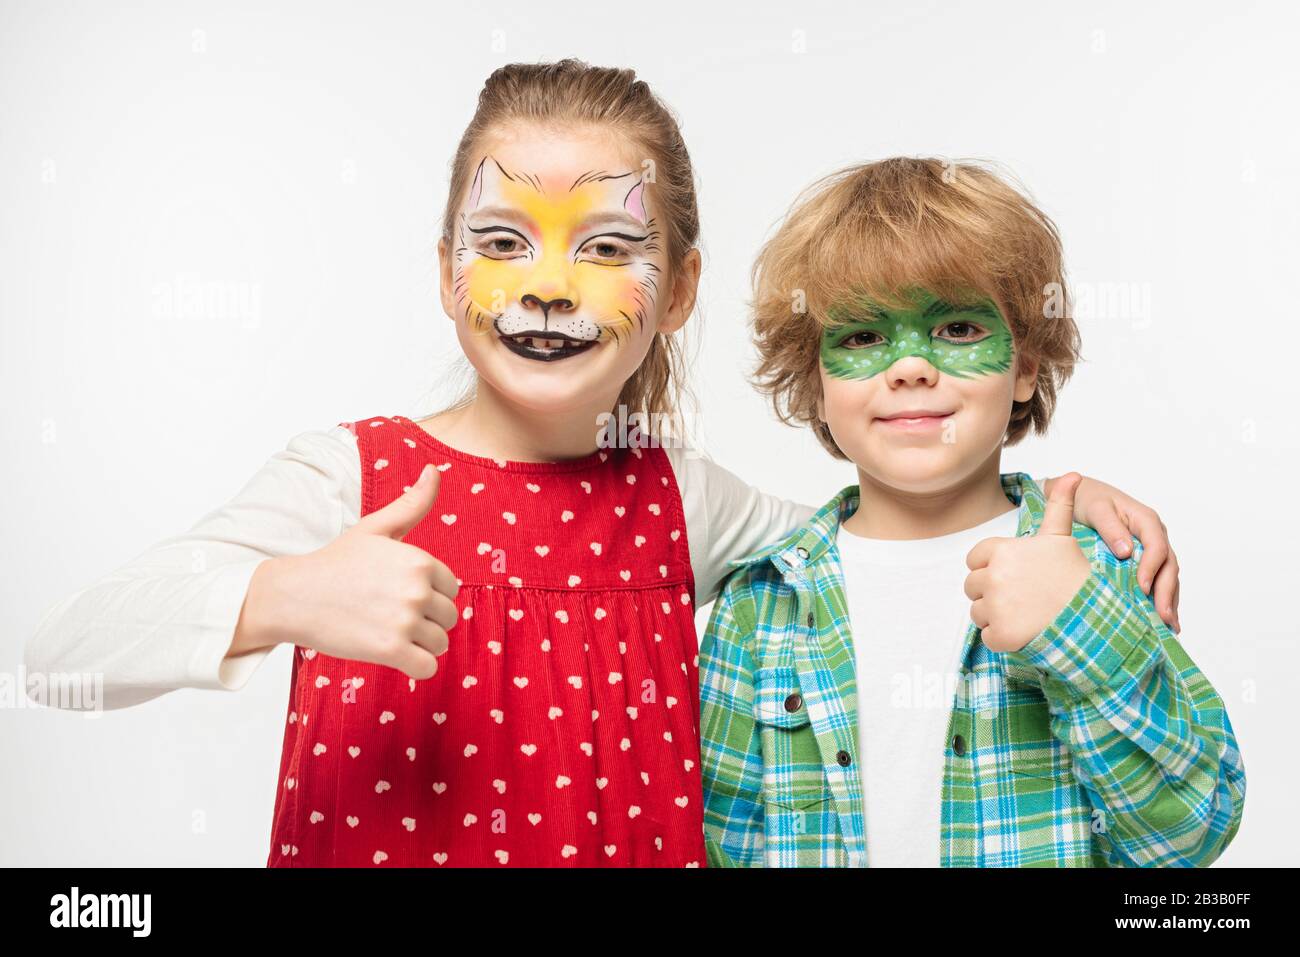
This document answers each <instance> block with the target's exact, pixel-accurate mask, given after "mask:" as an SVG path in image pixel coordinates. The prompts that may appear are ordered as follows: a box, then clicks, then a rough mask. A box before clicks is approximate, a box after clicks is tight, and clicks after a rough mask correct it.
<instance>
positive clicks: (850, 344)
mask: <svg viewBox="0 0 1300 957" xmlns="http://www.w3.org/2000/svg"><path fill="white" fill-rule="evenodd" d="M884 341H885V340H884V339H883V338H881V336H880V334H879V333H876V332H869V331H867V330H866V329H863V330H861V331H859V332H854V333H851V334H850V335H847V336H845V337H844V338H843V339H841V340H840V345H841V346H842V347H843V348H845V349H865V348H867V347H868V346H874V345H878V344H880V343H882V342H884Z"/></svg>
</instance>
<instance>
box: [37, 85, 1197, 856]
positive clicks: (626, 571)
mask: <svg viewBox="0 0 1300 957" xmlns="http://www.w3.org/2000/svg"><path fill="white" fill-rule="evenodd" d="M693 179H694V177H693V172H692V169H691V165H690V161H689V159H688V156H687V152H686V148H685V145H684V144H683V142H682V139H681V135H680V132H679V130H678V128H677V124H676V122H675V121H674V120H673V118H672V116H671V115H670V113H669V112H668V111H667V109H666V108H665V107H664V106H663V105H662V104H661V103H660V102H659V100H658V99H657V98H656V97H655V96H654V95H653V94H652V93H651V92H650V90H649V89H648V88H647V87H646V85H645V84H644V83H643V82H640V81H637V80H635V78H634V75H633V74H632V72H631V71H630V70H615V69H596V68H591V67H587V66H586V65H584V64H581V63H578V62H576V61H571V60H566V61H561V62H559V63H555V64H548V65H511V66H507V67H503V68H501V69H499V70H497V71H496V72H495V73H494V74H493V75H492V76H491V77H490V78H489V79H488V82H487V85H486V86H485V87H484V89H483V91H482V93H481V95H480V98H479V106H478V111H477V113H476V114H475V116H474V118H473V120H472V121H471V123H470V125H469V128H468V129H467V130H466V132H465V135H464V137H463V138H462V140H461V142H460V145H459V147H458V149H457V151H456V155H455V158H454V161H453V169H452V181H451V189H450V192H449V195H448V201H447V207H446V210H445V213H444V216H443V230H442V239H441V242H440V243H439V256H440V261H441V297H442V304H443V308H444V309H445V311H446V312H447V315H448V316H449V317H450V318H451V319H452V320H453V322H454V323H455V326H456V334H457V337H458V339H459V341H460V344H461V346H462V348H463V350H464V352H465V354H466V356H467V357H468V358H469V361H470V362H471V363H472V365H473V366H474V369H475V370H476V372H477V386H476V388H475V389H474V390H473V392H472V393H471V394H470V395H468V396H466V397H465V398H464V399H463V400H462V401H460V402H458V403H457V404H456V405H454V406H453V407H452V408H450V409H448V410H446V411H444V412H443V413H441V414H438V415H435V416H433V417H431V418H428V419H424V420H421V421H419V422H416V421H413V420H411V419H409V418H406V417H404V416H400V415H394V416H375V417H370V418H365V419H361V420H358V421H355V422H350V423H341V424H340V425H339V426H338V427H336V428H334V429H330V430H323V431H315V432H306V433H303V434H301V435H299V436H297V437H295V438H294V439H293V440H291V442H290V443H289V446H288V448H287V449H286V450H285V451H284V452H281V453H279V454H277V455H275V456H273V457H272V458H271V460H270V461H269V462H268V463H267V465H266V466H265V467H264V468H263V469H262V470H261V471H259V472H258V473H257V474H256V475H255V476H253V478H252V480H251V481H250V482H249V483H248V484H247V485H246V486H245V487H244V489H243V490H242V491H241V492H240V493H239V494H238V495H237V496H236V497H235V498H234V499H233V500H231V501H230V502H229V503H227V504H226V505H225V506H223V507H222V508H221V509H219V510H217V511H215V512H212V513H210V514H209V515H207V516H206V517H204V518H203V519H202V520H201V521H200V522H199V523H198V524H197V525H196V526H195V527H194V528H193V529H191V530H190V531H189V532H188V533H187V534H185V535H181V536H177V537H175V538H171V539H167V540H165V541H163V542H160V543H159V544H158V545H156V546H155V547H154V548H152V549H150V550H149V551H147V552H146V553H144V554H143V555H141V556H139V557H138V558H137V559H135V560H134V561H133V562H132V563H130V564H129V565H128V566H126V567H125V568H123V569H121V570H119V571H118V572H116V573H114V574H113V575H111V576H109V577H108V578H106V579H104V580H103V581H101V582H99V583H96V584H95V585H92V586H90V587H89V588H87V589H85V590H83V591H81V592H79V593H77V594H75V595H73V596H71V597H70V598H68V599H66V600H65V601H64V602H62V603H60V604H59V605H58V606H56V607H55V609H53V610H52V611H51V612H50V613H49V614H48V615H47V616H46V618H45V619H44V621H43V622H42V625H41V628H40V630H39V632H38V634H37V635H36V637H35V639H34V640H33V642H32V643H31V645H30V646H29V648H28V667H29V670H33V671H52V672H83V673H84V672H99V673H103V675H104V676H105V679H106V689H105V703H106V706H108V707H121V706H124V705H128V704H132V703H136V702H139V701H144V700H148V699H149V698H152V697H155V696H157V695H159V694H162V693H163V692H165V691H167V690H169V689H171V688H176V687H183V686H190V687H206V688H227V689H231V690H234V689H238V688H240V687H242V686H243V684H244V683H245V682H246V681H247V680H248V678H249V676H250V674H251V673H252V671H253V670H254V669H255V668H256V667H257V666H258V664H259V663H260V662H261V661H262V660H263V659H264V658H265V657H266V655H267V654H268V653H269V652H270V650H271V649H272V648H273V647H275V646H276V645H277V644H280V643H287V644H290V645H293V646H294V647H295V654H294V664H293V678H292V686H291V690H290V698H289V705H288V714H287V720H286V724H285V732H284V747H283V753H282V758H281V771H280V780H279V787H278V792H277V798H276V802H275V813H274V823H273V834H272V842H271V848H270V854H269V857H268V864H270V865H272V866H304V865H327V864H329V865H379V864H388V865H413V866H516V865H522V866H628V865H636V866H676V867H680V866H688V867H689V866H699V865H702V864H703V863H704V861H705V855H704V845H703V828H702V816H701V800H700V794H701V787H700V778H699V744H698V734H697V728H698V710H699V701H698V696H697V688H696V663H697V658H696V649H697V637H696V633H695V629H694V608H695V604H696V602H699V601H703V602H707V601H710V600H712V599H713V597H714V595H715V594H716V592H717V588H718V583H719V580H720V579H721V578H722V577H723V575H724V574H725V571H726V567H727V563H728V562H729V561H730V560H732V559H734V558H738V557H740V556H741V555H743V554H745V553H746V552H748V551H750V550H752V549H754V548H756V547H758V546H760V545H762V544H764V543H766V542H767V541H769V540H772V539H774V538H776V537H778V536H779V535H781V534H782V533H784V532H786V531H788V530H789V529H791V528H793V527H795V526H797V525H798V524H799V523H800V522H802V521H803V520H804V519H805V518H807V517H808V515H809V514H810V512H811V510H810V509H808V508H806V507H804V506H801V505H798V504H795V503H791V502H787V501H783V500H780V499H776V498H773V497H771V496H767V495H764V494H762V493H761V492H758V491H756V490H754V489H752V488H749V487H748V486H746V485H745V484H744V483H743V482H741V481H740V480H738V479H737V478H735V477H734V476H732V475H731V474H730V473H728V472H726V471H725V470H723V469H721V468H719V467H717V466H715V465H713V464H711V463H709V462H708V461H707V460H704V459H701V458H698V457H695V456H692V455H688V454H687V453H686V452H684V451H683V450H681V449H680V448H677V447H666V446H665V445H661V444H659V443H657V442H655V441H651V442H648V443H647V442H644V441H642V442H625V443H615V446H614V447H604V446H605V445H606V444H607V443H602V442H601V441H599V439H598V432H599V431H600V429H599V426H600V424H601V423H602V422H604V421H605V418H606V417H607V416H608V415H609V414H610V413H611V412H612V411H613V412H617V411H620V410H621V411H624V412H626V411H628V410H631V411H638V412H650V413H664V412H666V413H673V412H674V411H675V409H676V404H675V400H676V395H677V392H678V389H679V386H680V372H681V370H680V361H679V355H678V352H677V346H676V342H675V333H676V332H677V331H678V330H679V329H680V328H681V327H682V325H683V324H684V323H685V321H686V319H687V317H688V316H689V315H690V313H691V311H692V308H693V306H694V302H695V295H696V288H697V284H698V281H699V273H700V254H699V251H698V249H697V248H696V243H697V240H698V216H697V212H696V204H695V194H694V188H693ZM625 418H626V416H622V417H621V418H620V421H621V420H625ZM650 421H651V422H652V423H655V422H658V418H657V417H652V418H651V420H650ZM672 433H673V430H671V429H656V428H651V429H650V434H651V437H652V438H653V439H659V438H664V439H670V438H671V435H672ZM668 445H672V443H671V442H668ZM1078 501H1079V503H1080V509H1079V512H1080V514H1079V518H1080V520H1081V521H1086V520H1087V518H1088V517H1089V516H1092V517H1093V518H1094V520H1095V521H1096V522H1097V523H1098V524H1100V525H1101V526H1103V527H1102V528H1101V531H1102V532H1103V534H1105V535H1106V536H1107V537H1108V539H1109V540H1112V541H1114V540H1116V539H1118V540H1120V541H1123V542H1125V543H1127V542H1128V540H1129V539H1128V537H1129V535H1130V533H1136V534H1138V535H1139V536H1140V537H1141V538H1142V539H1143V541H1144V542H1148V543H1149V544H1150V546H1151V547H1150V548H1149V549H1148V552H1147V554H1148V555H1151V554H1153V553H1154V554H1155V555H1156V558H1155V559H1153V560H1152V562H1151V563H1149V567H1148V569H1147V572H1148V575H1153V574H1154V569H1155V568H1156V567H1159V566H1160V565H1161V563H1160V561H1159V559H1160V557H1161V553H1162V552H1166V553H1167V550H1166V548H1165V542H1164V536H1163V528H1162V526H1161V524H1160V522H1159V519H1158V518H1157V517H1156V516H1155V514H1154V513H1152V512H1150V510H1148V509H1144V508H1143V507H1142V506H1140V505H1138V504H1137V503H1135V502H1133V501H1132V500H1131V499H1129V498H1127V497H1126V496H1123V495H1122V494H1120V493H1118V492H1117V491H1116V490H1114V489H1111V488H1109V487H1107V486H1104V485H1101V484H1100V483H1095V482H1085V483H1084V486H1083V487H1082V488H1081V489H1080V490H1079V494H1078ZM1117 511H1118V513H1119V514H1123V515H1126V516H1129V518H1128V519H1127V521H1126V522H1122V521H1121V520H1120V519H1119V518H1118V517H1117V514H1116V513H1117ZM1126 524H1127V527H1125V526H1126ZM1147 581H1149V582H1150V581H1152V578H1150V577H1148V579H1147ZM1159 585H1160V588H1158V589H1157V591H1158V592H1159V591H1160V589H1161V588H1162V589H1163V597H1164V599H1165V600H1164V601H1162V602H1161V604H1162V605H1171V603H1172V600H1173V599H1174V598H1175V590H1174V586H1175V585H1176V564H1175V563H1174V561H1173V560H1172V556H1171V557H1170V560H1169V561H1167V562H1165V563H1163V567H1162V568H1161V572H1160V582H1159ZM1168 615H1169V618H1170V620H1171V621H1172V616H1173V612H1172V609H1171V610H1170V611H1169V612H1168Z"/></svg>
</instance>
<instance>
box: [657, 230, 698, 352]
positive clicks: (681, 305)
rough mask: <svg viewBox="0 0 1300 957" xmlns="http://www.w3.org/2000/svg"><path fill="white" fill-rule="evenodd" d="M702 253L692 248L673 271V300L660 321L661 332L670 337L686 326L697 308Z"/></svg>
mask: <svg viewBox="0 0 1300 957" xmlns="http://www.w3.org/2000/svg"><path fill="white" fill-rule="evenodd" d="M701 265H702V264H701V260H700V251H699V249H697V248H695V247H692V248H691V249H689V250H687V252H686V255H685V256H683V257H682V261H681V263H679V264H678V266H677V268H676V269H675V270H673V298H672V300H671V301H670V302H669V303H668V308H667V309H665V310H664V317H663V318H662V319H660V320H659V331H660V332H662V333H665V334H668V335H671V334H672V333H674V332H676V331H677V330H678V329H680V328H681V327H682V326H684V325H685V324H686V320H687V319H689V318H690V316H691V310H692V309H694V308H695V297H696V296H697V295H698V294H699V291H700V268H701Z"/></svg>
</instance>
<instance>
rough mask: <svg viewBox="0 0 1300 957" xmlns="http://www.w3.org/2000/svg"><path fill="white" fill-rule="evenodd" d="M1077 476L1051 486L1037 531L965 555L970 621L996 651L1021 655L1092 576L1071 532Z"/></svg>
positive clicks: (979, 546)
mask: <svg viewBox="0 0 1300 957" xmlns="http://www.w3.org/2000/svg"><path fill="white" fill-rule="evenodd" d="M1082 480H1083V476H1081V475H1080V474H1079V473H1078V472H1070V473H1069V474H1067V475H1064V476H1062V477H1061V478H1059V479H1057V480H1056V482H1055V483H1053V486H1052V492H1051V496H1050V497H1049V498H1048V500H1047V505H1046V508H1045V509H1044V513H1043V522H1042V524H1041V525H1040V526H1039V527H1038V531H1037V532H1036V533H1035V534H1034V535H1032V536H1029V537H1025V538H986V539H984V540H983V541H982V542H980V543H979V544H977V545H976V546H975V547H974V548H972V549H971V550H970V552H969V553H968V554H967V556H966V567H967V568H969V569H970V570H971V571H970V574H969V575H967V576H966V597H967V598H969V599H970V600H971V606H970V617H971V620H972V621H973V622H975V625H976V626H977V627H978V628H979V629H980V633H981V634H980V637H981V638H982V640H983V642H984V644H985V646H986V647H987V648H989V650H991V651H1019V650H1020V649H1021V648H1023V647H1024V646H1025V645H1027V644H1028V643H1029V641H1030V640H1031V639H1032V638H1033V637H1034V636H1035V635H1037V634H1038V633H1039V632H1041V631H1042V630H1043V629H1044V628H1046V627H1047V626H1048V625H1050V624H1051V623H1052V621H1053V620H1054V619H1055V618H1056V616H1057V615H1058V614H1060V612H1061V609H1062V608H1064V607H1065V606H1066V605H1067V604H1069V602H1070V599H1072V598H1073V597H1074V596H1075V594H1076V593H1077V592H1078V591H1079V589H1080V588H1082V587H1083V584H1084V582H1086V581H1087V580H1088V576H1089V575H1090V574H1091V573H1092V566H1091V565H1090V564H1089V563H1088V557H1087V556H1086V555H1084V554H1083V550H1082V549H1080V548H1079V545H1078V543H1077V542H1076V541H1075V540H1074V535H1073V534H1072V533H1071V532H1072V529H1073V524H1072V523H1073V514H1074V492H1075V489H1077V488H1078V487H1079V482H1081V481H1082Z"/></svg>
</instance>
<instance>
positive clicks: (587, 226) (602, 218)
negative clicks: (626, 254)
mask: <svg viewBox="0 0 1300 957" xmlns="http://www.w3.org/2000/svg"><path fill="white" fill-rule="evenodd" d="M605 226H625V227H628V228H630V229H632V230H634V231H635V233H636V235H628V234H625V233H614V234H612V235H616V236H619V237H620V238H622V239H628V240H634V241H640V240H642V239H645V238H646V236H647V235H648V234H647V233H646V228H645V223H643V222H641V221H640V220H639V219H637V218H636V217H635V216H632V215H631V214H629V213H612V212H611V213H596V214H595V215H594V216H592V217H590V218H589V219H584V220H583V221H582V226H581V230H582V231H583V232H591V231H592V230H596V229H600V228H602V227H605Z"/></svg>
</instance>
